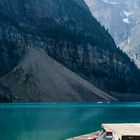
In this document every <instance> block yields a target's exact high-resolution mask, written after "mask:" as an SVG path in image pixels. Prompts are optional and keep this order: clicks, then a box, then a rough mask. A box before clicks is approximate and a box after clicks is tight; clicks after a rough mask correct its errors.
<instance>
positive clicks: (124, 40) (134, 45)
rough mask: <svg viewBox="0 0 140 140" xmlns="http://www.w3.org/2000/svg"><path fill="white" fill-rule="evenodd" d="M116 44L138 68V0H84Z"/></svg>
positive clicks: (139, 31) (139, 2)
mask: <svg viewBox="0 0 140 140" xmlns="http://www.w3.org/2000/svg"><path fill="white" fill-rule="evenodd" d="M85 1H86V2H87V4H88V6H89V7H90V9H91V12H92V14H93V16H95V17H96V18H97V19H98V20H99V21H100V22H101V24H102V25H104V26H105V28H107V29H108V30H109V32H110V33H111V34H112V36H113V38H114V39H115V41H116V44H117V45H118V46H119V47H120V48H121V49H122V50H123V51H124V52H126V53H127V54H128V55H129V56H130V58H131V59H133V60H134V61H135V63H136V64H137V66H138V67H140V50H139V46H140V41H139V37H140V34H139V33H140V30H139V27H140V26H139V23H140V20H139V19H140V12H139V11H140V0H125V1H121V0H110V1H107V0H85Z"/></svg>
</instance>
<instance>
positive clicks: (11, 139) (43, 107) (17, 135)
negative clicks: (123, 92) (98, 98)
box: [0, 103, 140, 140]
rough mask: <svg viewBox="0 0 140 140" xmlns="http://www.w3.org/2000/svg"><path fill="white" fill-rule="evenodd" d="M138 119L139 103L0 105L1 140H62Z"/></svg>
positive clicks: (139, 115)
mask: <svg viewBox="0 0 140 140" xmlns="http://www.w3.org/2000/svg"><path fill="white" fill-rule="evenodd" d="M139 118H140V103H125V104H122V103H121V104H120V103H118V104H95V103H93V104H92V103H77V104H75V103H71V104H68V103H66V104H13V105H10V104H7V105H6V104H2V105H0V140H64V139H65V138H68V137H72V136H77V135H81V134H86V133H89V132H93V131H96V130H99V129H100V125H101V123H117V122H119V123H121V122H133V123H134V122H140V119H139Z"/></svg>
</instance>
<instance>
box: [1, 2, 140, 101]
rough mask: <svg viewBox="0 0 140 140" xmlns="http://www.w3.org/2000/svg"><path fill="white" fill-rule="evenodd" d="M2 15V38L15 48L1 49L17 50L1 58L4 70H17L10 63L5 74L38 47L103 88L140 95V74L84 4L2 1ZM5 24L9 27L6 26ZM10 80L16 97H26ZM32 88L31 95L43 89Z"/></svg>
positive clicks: (6, 53)
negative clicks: (33, 48) (21, 94)
mask: <svg viewBox="0 0 140 140" xmlns="http://www.w3.org/2000/svg"><path fill="white" fill-rule="evenodd" d="M0 13H1V15H2V17H1V22H2V25H1V26H0V28H1V32H4V34H2V35H1V38H2V39H1V40H2V41H3V40H5V38H6V42H7V41H8V42H10V43H12V44H13V45H11V44H10V45H7V44H6V42H4V43H3V45H1V46H0V47H2V46H7V48H8V47H10V48H11V47H12V46H13V48H14V49H13V48H12V49H11V50H10V49H7V50H10V51H9V53H8V51H6V50H3V53H2V55H1V56H2V57H3V59H4V58H5V60H4V61H2V62H0V66H1V67H2V66H3V62H4V64H5V66H6V65H7V64H9V63H11V66H9V65H8V68H7V69H6V68H5V67H3V70H2V72H1V73H2V74H1V76H3V75H5V74H6V73H9V72H11V71H12V69H13V68H14V67H15V66H16V65H18V64H19V63H20V62H21V60H22V58H24V56H25V53H27V54H28V51H29V50H28V49H27V48H28V47H30V48H32V47H36V48H42V49H43V50H45V52H46V53H47V54H48V55H49V56H50V57H52V58H53V59H55V60H56V61H58V62H59V63H61V64H63V65H64V66H66V67H67V68H69V69H70V70H72V71H73V72H75V73H76V74H78V75H80V76H81V77H83V78H84V79H86V80H88V81H89V82H90V83H92V84H95V85H96V86H98V87H100V88H102V89H105V90H108V91H118V92H138V93H139V91H140V86H139V83H140V82H139V81H140V78H139V77H140V72H139V70H138V69H137V67H136V66H135V65H134V63H133V62H131V61H130V59H129V58H128V57H127V56H126V55H125V54H124V53H122V52H121V51H120V50H119V49H118V48H117V47H116V45H115V43H114V40H113V39H112V37H111V36H110V35H109V33H108V32H107V31H105V29H104V28H103V27H101V26H100V24H99V23H98V22H97V21H96V20H95V19H94V18H93V16H92V15H91V13H90V11H89V9H88V7H87V6H86V4H85V2H84V1H83V0H67V1H66V0H34V1H32V0H14V1H9V0H1V1H0ZM5 24H6V25H7V24H8V26H6V27H5V28H3V26H4V25H5ZM7 30H8V31H7ZM5 34H6V35H5ZM2 48H6V47H2ZM9 54H10V55H9ZM11 55H12V57H11ZM1 56H0V57H1ZM45 58H46V57H45ZM36 61H37V60H36ZM40 61H41V60H40ZM42 61H44V59H43V60H42ZM25 62H27V61H25ZM44 63H45V62H44ZM46 65H47V64H46ZM21 71H22V70H21ZM21 71H20V73H19V74H21V75H22V76H21V77H23V75H24V71H23V73H21ZM15 72H17V70H16V71H15ZM47 72H48V71H47ZM47 72H46V73H47ZM53 72H54V71H53ZM44 73H45V71H44ZM12 75H13V74H12ZM34 76H35V74H34ZM52 76H53V75H52ZM27 77H28V75H27ZM53 78H54V77H53ZM69 78H70V77H69ZM2 79H3V78H2ZM4 79H5V78H4ZM9 79H11V78H10V77H9ZM13 79H14V76H13V77H12V80H13ZM15 79H16V77H15ZM27 79H28V78H27ZM35 79H36V78H35ZM12 80H11V81H12ZM54 80H55V79H54ZM2 81H3V80H2ZM4 81H5V80H4ZM6 81H7V82H6V83H8V85H9V86H12V88H13V90H14V92H15V93H17V94H20V93H19V91H17V90H15V89H18V88H17V87H15V86H16V85H13V84H11V82H10V81H9V80H8V76H7V75H6ZM15 83H16V81H15ZM38 84H39V83H38ZM17 85H18V84H17ZM31 85H32V84H31ZM31 85H30V87H31V89H30V90H28V91H30V92H31V90H32V89H33V88H34V89H33V91H35V90H37V89H36V88H37V86H36V87H32V86H31ZM22 86H24V85H22ZM22 86H21V85H20V86H19V87H22ZM50 88H52V87H50ZM23 89H25V88H23ZM27 89H28V88H27ZM23 93H25V91H24V92H23ZM27 93H29V92H27ZM31 93H33V92H31ZM40 93H41V91H40ZM52 94H53V93H52ZM37 95H38V94H37ZM55 95H56V94H55ZM55 95H54V96H55ZM47 97H48V96H47ZM57 97H58V96H57ZM61 97H62V96H61ZM85 97H86V95H85ZM30 98H31V96H30ZM40 98H41V97H40ZM43 98H45V97H44V96H43ZM48 98H49V97H48ZM90 98H91V97H90ZM32 99H33V98H32ZM32 99H31V100H32ZM38 99H39V97H37V98H36V99H34V100H36V101H37V100H38ZM39 100H41V99H39ZM42 100H43V99H42ZM87 100H88V99H87Z"/></svg>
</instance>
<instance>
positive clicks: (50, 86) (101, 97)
mask: <svg viewBox="0 0 140 140" xmlns="http://www.w3.org/2000/svg"><path fill="white" fill-rule="evenodd" d="M1 82H2V83H4V84H7V85H9V86H10V87H11V90H12V91H13V93H14V95H18V100H19V101H22V102H23V101H24V102H31V101H34V102H45V101H50V102H57V101H59V102H60V101H61V102H62V101H81V102H82V101H115V98H112V97H111V96H109V95H108V94H106V93H104V92H103V91H101V90H99V89H98V88H96V87H94V86H93V85H91V84H90V83H88V82H87V81H86V80H83V79H82V78H80V77H79V76H77V75H76V74H74V73H73V72H71V71H70V70H68V69H67V68H65V67H64V66H63V65H61V64H59V63H58V62H57V61H55V60H53V59H52V58H51V57H49V56H48V55H47V54H46V52H45V51H44V50H40V49H37V48H28V53H26V55H25V56H24V57H23V59H22V61H21V62H20V64H19V65H18V66H17V67H16V68H14V70H13V71H12V72H10V73H9V74H7V75H6V76H5V77H3V78H2V79H1Z"/></svg>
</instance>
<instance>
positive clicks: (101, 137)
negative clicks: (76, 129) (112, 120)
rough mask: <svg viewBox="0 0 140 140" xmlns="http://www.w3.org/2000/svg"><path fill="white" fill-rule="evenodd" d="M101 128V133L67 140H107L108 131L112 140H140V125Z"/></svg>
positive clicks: (112, 125) (109, 125)
mask: <svg viewBox="0 0 140 140" xmlns="http://www.w3.org/2000/svg"><path fill="white" fill-rule="evenodd" d="M101 128H102V130H101V131H97V132H95V133H90V134H87V135H82V136H78V137H73V138H69V139H66V140H106V137H107V136H108V135H107V132H108V131H111V132H112V138H111V140H140V123H122V124H102V126H101ZM109 136H110V135H109Z"/></svg>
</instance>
